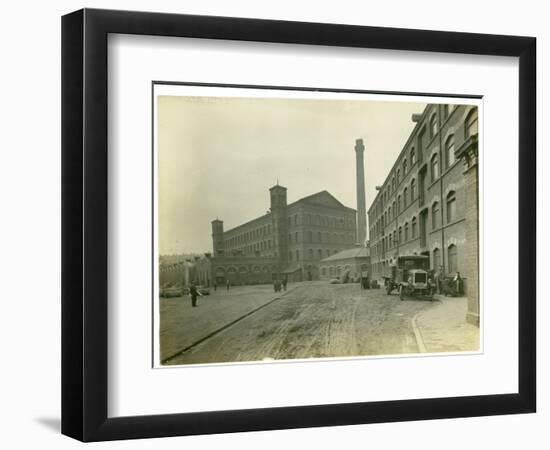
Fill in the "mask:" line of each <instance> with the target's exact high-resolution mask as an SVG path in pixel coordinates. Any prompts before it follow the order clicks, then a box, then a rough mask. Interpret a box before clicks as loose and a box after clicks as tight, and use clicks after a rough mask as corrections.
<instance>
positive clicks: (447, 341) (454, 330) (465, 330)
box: [412, 295, 480, 353]
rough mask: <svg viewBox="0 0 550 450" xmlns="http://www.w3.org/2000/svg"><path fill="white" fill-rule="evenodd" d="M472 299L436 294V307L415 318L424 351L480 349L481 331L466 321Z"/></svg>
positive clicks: (419, 342) (414, 321)
mask: <svg viewBox="0 0 550 450" xmlns="http://www.w3.org/2000/svg"><path fill="white" fill-rule="evenodd" d="M467 310H468V299H467V298H466V297H445V296H443V295H436V296H435V297H434V305H433V308H429V309H428V310H426V311H423V312H421V313H419V314H418V315H417V316H416V317H415V318H413V320H412V323H413V328H414V329H415V336H416V340H417V343H418V346H419V348H420V351H421V352H428V353H438V352H464V351H476V350H479V344H480V340H479V328H478V327H476V326H475V325H472V324H469V323H467V322H466V312H467Z"/></svg>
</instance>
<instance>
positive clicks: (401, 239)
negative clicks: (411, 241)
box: [398, 227, 403, 242]
mask: <svg viewBox="0 0 550 450" xmlns="http://www.w3.org/2000/svg"><path fill="white" fill-rule="evenodd" d="M398 241H399V242H403V228H402V227H399V240H398Z"/></svg>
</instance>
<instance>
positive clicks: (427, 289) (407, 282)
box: [384, 255, 434, 300]
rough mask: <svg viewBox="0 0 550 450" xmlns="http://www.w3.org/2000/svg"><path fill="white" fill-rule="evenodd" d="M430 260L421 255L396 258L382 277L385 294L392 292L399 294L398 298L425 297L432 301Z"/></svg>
mask: <svg viewBox="0 0 550 450" xmlns="http://www.w3.org/2000/svg"><path fill="white" fill-rule="evenodd" d="M429 267H430V259H429V257H428V256H423V255H409V256H398V257H397V259H396V260H395V263H394V264H393V265H390V266H389V273H388V274H387V275H386V276H384V285H385V287H386V293H387V294H388V295H390V294H391V293H392V292H393V291H394V290H396V291H398V292H399V298H400V299H401V300H404V299H405V298H406V297H425V298H427V299H429V300H433V287H434V286H433V285H432V283H431V280H430V278H429V274H428V270H429Z"/></svg>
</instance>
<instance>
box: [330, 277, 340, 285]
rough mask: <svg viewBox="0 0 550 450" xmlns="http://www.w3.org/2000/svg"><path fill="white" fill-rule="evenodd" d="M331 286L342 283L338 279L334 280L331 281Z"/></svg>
mask: <svg viewBox="0 0 550 450" xmlns="http://www.w3.org/2000/svg"><path fill="white" fill-rule="evenodd" d="M329 283H330V284H342V282H341V281H340V280H339V279H338V278H333V279H332V280H330V281H329Z"/></svg>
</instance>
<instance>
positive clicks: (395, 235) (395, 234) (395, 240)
mask: <svg viewBox="0 0 550 450" xmlns="http://www.w3.org/2000/svg"><path fill="white" fill-rule="evenodd" d="M393 242H394V245H397V244H398V242H397V231H395V230H393Z"/></svg>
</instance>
